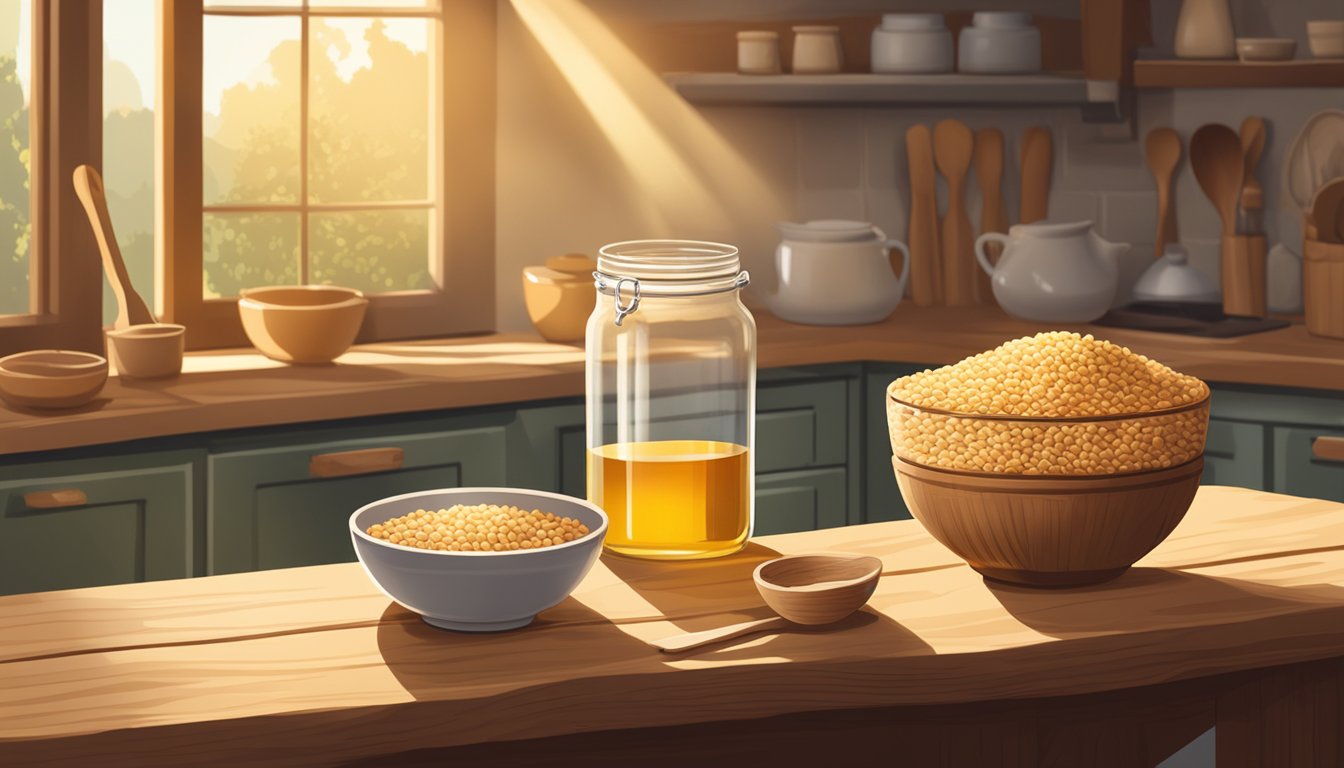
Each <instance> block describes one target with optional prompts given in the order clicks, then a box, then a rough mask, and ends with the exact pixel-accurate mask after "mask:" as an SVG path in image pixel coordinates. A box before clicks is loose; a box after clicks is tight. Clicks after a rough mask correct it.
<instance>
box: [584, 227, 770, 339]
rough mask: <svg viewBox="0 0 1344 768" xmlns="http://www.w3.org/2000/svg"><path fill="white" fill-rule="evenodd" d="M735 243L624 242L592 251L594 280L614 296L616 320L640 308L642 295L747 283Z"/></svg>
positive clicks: (725, 288) (729, 287)
mask: <svg viewBox="0 0 1344 768" xmlns="http://www.w3.org/2000/svg"><path fill="white" fill-rule="evenodd" d="M741 265H742V263H741V259H740V258H739V257H738V251H737V247H736V246H732V245H727V244H725V243H709V242H703V241H699V240H626V241H623V242H619V243H611V244H609V245H604V246H602V248H601V249H599V250H598V252H597V271H596V272H594V273H593V279H594V284H595V285H596V286H597V290H598V291H599V292H601V293H605V294H608V295H612V296H615V297H616V324H617V325H620V324H621V321H622V320H623V319H624V318H625V317H626V316H627V315H629V314H632V313H633V312H635V310H637V309H638V308H639V300H640V297H641V296H703V295H707V294H711V293H723V292H724V291H732V290H737V289H738V288H742V287H744V286H746V285H747V283H748V282H750V281H751V276H750V275H748V274H747V272H746V271H745V270H742V269H741Z"/></svg>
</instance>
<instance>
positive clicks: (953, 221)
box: [933, 120, 975, 307]
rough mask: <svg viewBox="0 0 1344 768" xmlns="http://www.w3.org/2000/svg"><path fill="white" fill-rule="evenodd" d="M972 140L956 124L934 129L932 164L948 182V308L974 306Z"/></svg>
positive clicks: (945, 228) (945, 265) (945, 262)
mask: <svg viewBox="0 0 1344 768" xmlns="http://www.w3.org/2000/svg"><path fill="white" fill-rule="evenodd" d="M974 143H975V136H974V135H973V134H972V133H971V129H970V128H967V127H966V124H965V123H963V122H961V121H959V120H943V121H942V122H940V123H938V124H937V125H935V126H934V127H933V161H934V163H936V164H937V166H938V172H939V173H941V174H942V175H943V178H945V179H947V215H946V216H944V217H943V233H942V234H943V298H944V300H945V301H944V303H945V304H947V305H948V306H949V307H960V306H965V305H967V304H974V303H975V272H974V271H973V270H975V250H974V248H975V236H974V235H973V234H972V233H971V219H970V217H969V216H967V215H966V173H967V172H968V171H969V170H970V169H971V152H972V150H973V148H974Z"/></svg>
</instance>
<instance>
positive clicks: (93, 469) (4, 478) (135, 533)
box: [0, 450, 205, 594]
mask: <svg viewBox="0 0 1344 768" xmlns="http://www.w3.org/2000/svg"><path fill="white" fill-rule="evenodd" d="M204 455H205V454H204V452H203V451H190V450H184V451H165V452H156V453H146V454H139V455H134V454H133V455H126V456H121V455H117V456H99V457H96V458H87V459H82V460H77V461H51V462H38V463H31V464H18V465H12V466H5V467H0V594H16V593H19V592H41V591H46V590H52V589H71V588H75V587H87V586H97V585H102V584H122V583H127V582H135V581H151V580H156V579H176V578H183V577H187V576H192V575H196V574H199V573H201V572H202V569H201V567H200V559H199V552H198V551H197V547H196V541H197V534H198V530H197V528H198V525H199V521H198V518H199V517H200V513H201V500H200V497H199V494H198V484H197V481H198V479H199V477H200V474H201V468H202V466H203V463H204Z"/></svg>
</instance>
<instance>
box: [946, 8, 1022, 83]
mask: <svg viewBox="0 0 1344 768" xmlns="http://www.w3.org/2000/svg"><path fill="white" fill-rule="evenodd" d="M957 69H958V70H959V71H961V72H969V73H976V74H993V75H1004V74H1026V73H1032V72H1040V71H1041V31H1040V30H1039V29H1037V28H1036V27H1034V26H1032V24H1031V14H1027V13H1017V12H1001V11H983V12H977V13H975V14H974V15H972V16H971V25H970V26H968V27H965V28H963V29H962V30H961V35H960V36H959V37H958V38H957Z"/></svg>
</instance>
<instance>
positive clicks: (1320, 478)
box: [1273, 427, 1344, 501]
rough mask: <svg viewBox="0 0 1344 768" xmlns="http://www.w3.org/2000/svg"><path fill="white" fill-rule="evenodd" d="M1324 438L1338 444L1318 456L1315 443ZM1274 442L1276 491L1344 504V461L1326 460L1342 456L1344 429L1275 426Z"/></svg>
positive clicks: (1274, 488)
mask: <svg viewBox="0 0 1344 768" xmlns="http://www.w3.org/2000/svg"><path fill="white" fill-rule="evenodd" d="M1321 438H1324V439H1325V440H1327V441H1338V442H1335V443H1334V445H1333V446H1330V448H1334V449H1335V450H1320V451H1319V454H1320V455H1317V452H1316V451H1313V444H1314V443H1315V442H1316V440H1317V439H1321ZM1273 440H1274V487H1273V490H1274V491H1277V492H1279V493H1287V494H1291V495H1293V496H1308V497H1310V498H1313V499H1329V500H1331V501H1344V461H1340V460H1337V459H1333V458H1327V457H1329V456H1337V455H1339V450H1338V449H1339V446H1340V444H1341V443H1344V430H1339V429H1313V428H1309V427H1275V428H1274V438H1273ZM1322 448H1325V446H1322Z"/></svg>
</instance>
